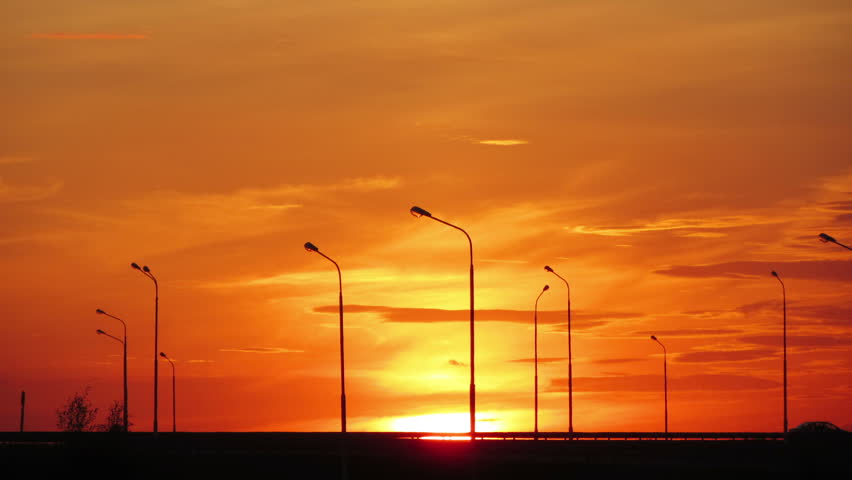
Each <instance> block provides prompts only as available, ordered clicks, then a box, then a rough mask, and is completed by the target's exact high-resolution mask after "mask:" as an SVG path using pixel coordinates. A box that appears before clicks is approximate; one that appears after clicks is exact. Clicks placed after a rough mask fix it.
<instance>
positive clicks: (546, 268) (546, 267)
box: [544, 265, 553, 273]
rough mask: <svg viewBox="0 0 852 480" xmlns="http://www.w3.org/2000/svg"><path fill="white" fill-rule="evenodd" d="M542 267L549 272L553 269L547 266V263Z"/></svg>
mask: <svg viewBox="0 0 852 480" xmlns="http://www.w3.org/2000/svg"><path fill="white" fill-rule="evenodd" d="M544 269H545V270H547V271H548V272H550V273H553V269H552V268H550V267H549V266H547V265H545V266H544Z"/></svg>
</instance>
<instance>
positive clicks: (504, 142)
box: [477, 138, 530, 147]
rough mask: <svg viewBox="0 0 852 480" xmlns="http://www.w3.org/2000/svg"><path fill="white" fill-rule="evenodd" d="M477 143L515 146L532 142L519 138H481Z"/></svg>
mask: <svg viewBox="0 0 852 480" xmlns="http://www.w3.org/2000/svg"><path fill="white" fill-rule="evenodd" d="M477 143H479V144H480V145H493V146H497V147H514V146H516V145H526V144H528V143H530V142H529V141H527V140H521V139H517V138H507V139H502V140H479V141H478V142H477Z"/></svg>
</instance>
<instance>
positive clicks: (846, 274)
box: [654, 260, 852, 282]
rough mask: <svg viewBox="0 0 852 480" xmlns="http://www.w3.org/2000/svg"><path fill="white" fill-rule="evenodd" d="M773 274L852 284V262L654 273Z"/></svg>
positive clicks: (723, 266) (705, 267)
mask: <svg viewBox="0 0 852 480" xmlns="http://www.w3.org/2000/svg"><path fill="white" fill-rule="evenodd" d="M772 270H776V271H777V272H778V273H779V274H780V275H781V278H782V279H785V278H806V279H809V280H828V281H835V282H852V260H801V261H796V262H756V261H741V262H725V263H715V264H709V265H674V266H669V267H665V268H661V269H659V270H655V271H654V273H657V274H660V275H668V276H672V277H685V278H742V279H750V278H761V277H766V278H769V275H770V274H769V272H771V271H772Z"/></svg>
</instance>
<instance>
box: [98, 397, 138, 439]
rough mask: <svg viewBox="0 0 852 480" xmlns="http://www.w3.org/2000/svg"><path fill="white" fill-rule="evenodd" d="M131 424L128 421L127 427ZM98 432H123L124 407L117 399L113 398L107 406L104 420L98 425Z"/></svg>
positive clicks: (131, 423)
mask: <svg viewBox="0 0 852 480" xmlns="http://www.w3.org/2000/svg"><path fill="white" fill-rule="evenodd" d="M130 425H133V422H129V425H128V428H129V427H130ZM97 429H98V431H100V432H123V431H124V407H123V406H122V405H121V403H119V401H118V400H113V402H112V405H111V406H110V407H109V410H108V413H107V418H106V422H104V423H102V424H100V425H98V428H97Z"/></svg>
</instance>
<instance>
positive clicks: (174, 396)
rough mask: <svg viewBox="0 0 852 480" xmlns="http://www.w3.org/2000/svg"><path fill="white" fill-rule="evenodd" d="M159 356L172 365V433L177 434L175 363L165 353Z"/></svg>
mask: <svg viewBox="0 0 852 480" xmlns="http://www.w3.org/2000/svg"><path fill="white" fill-rule="evenodd" d="M160 356H161V357H163V358H165V359H166V360H168V361H169V363H170V364H171V365H172V433H174V432H177V401H176V398H177V395H176V393H175V362H173V361H172V359H171V358H169V357H167V356H166V354H165V353H163V352H160Z"/></svg>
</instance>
